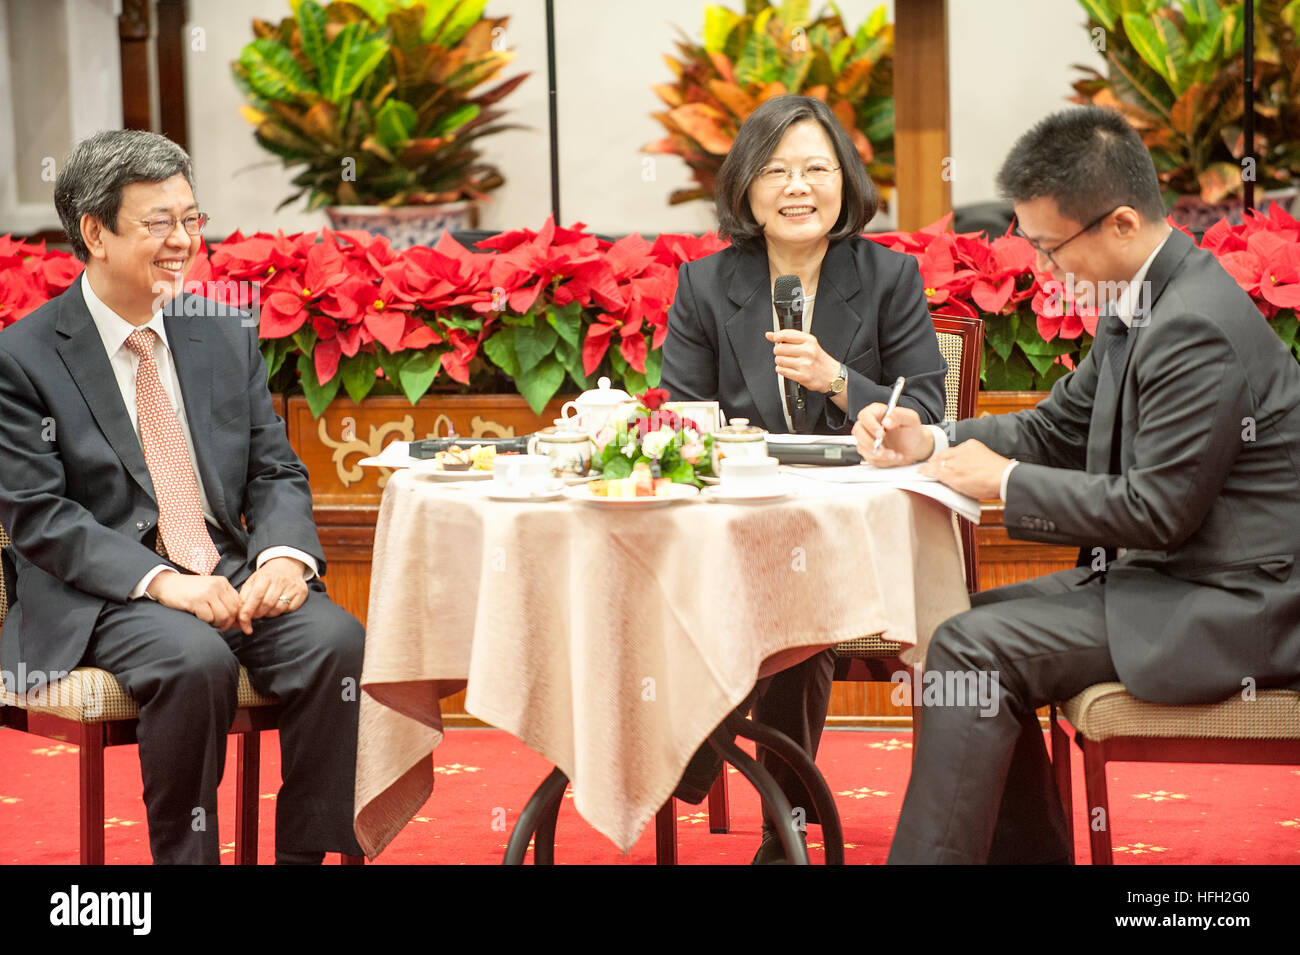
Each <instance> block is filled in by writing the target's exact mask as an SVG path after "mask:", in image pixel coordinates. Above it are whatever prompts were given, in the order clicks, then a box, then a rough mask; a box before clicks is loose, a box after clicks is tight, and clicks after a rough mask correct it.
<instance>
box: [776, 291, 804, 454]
mask: <svg viewBox="0 0 1300 955" xmlns="http://www.w3.org/2000/svg"><path fill="white" fill-rule="evenodd" d="M772 304H773V305H774V306H775V307H776V317H777V322H778V323H779V324H780V326H781V328H782V330H785V329H789V328H793V329H794V330H795V331H798V332H801V331H803V284H802V283H801V282H800V281H799V276H797V275H778V276H777V278H776V283H775V284H774V285H773V286H772ZM784 385H785V404H786V407H787V408H788V409H789V410H790V426H791V427H792V428H793V429H794V432H795V434H802V433H803V431H804V429H805V426H806V420H807V411H808V406H807V401H806V398H805V395H806V392H805V389H804V387H803V385H801V384H799V383H798V382H795V381H791V380H790V379H789V378H786V379H784Z"/></svg>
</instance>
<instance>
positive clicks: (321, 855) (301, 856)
mask: <svg viewBox="0 0 1300 955" xmlns="http://www.w3.org/2000/svg"><path fill="white" fill-rule="evenodd" d="M324 862H325V850H324V849H322V850H320V851H319V852H290V851H284V852H281V851H280V850H278V849H277V850H276V852H275V864H276V865H321V864H323V863H324Z"/></svg>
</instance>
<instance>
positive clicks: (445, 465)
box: [413, 444, 497, 481]
mask: <svg viewBox="0 0 1300 955" xmlns="http://www.w3.org/2000/svg"><path fill="white" fill-rule="evenodd" d="M496 459H497V449H496V448H495V447H494V446H492V445H490V444H474V445H470V446H469V447H464V448H462V447H461V446H460V445H457V444H453V445H452V446H451V447H450V448H448V449H447V450H446V451H439V452H438V453H437V454H435V455H434V456H433V457H432V458H428V459H426V460H425V461H423V462H421V463H420V465H419V466H415V467H413V470H415V472H416V473H418V474H420V475H421V476H424V477H428V478H430V479H431V480H434V481H482V480H485V479H487V478H490V477H492V466H493V464H494V463H495V462H496Z"/></svg>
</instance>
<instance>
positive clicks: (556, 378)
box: [515, 355, 564, 414]
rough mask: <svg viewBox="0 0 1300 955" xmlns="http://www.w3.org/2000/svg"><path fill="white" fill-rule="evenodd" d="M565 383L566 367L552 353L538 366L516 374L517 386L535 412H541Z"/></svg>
mask: <svg viewBox="0 0 1300 955" xmlns="http://www.w3.org/2000/svg"><path fill="white" fill-rule="evenodd" d="M563 383H564V368H563V366H561V365H560V363H559V362H558V361H556V360H555V358H554V357H553V356H551V355H547V356H546V357H545V358H543V359H542V360H541V361H540V362H538V363H537V365H536V366H534V367H533V368H531V369H529V370H528V371H523V372H520V373H519V374H518V375H516V376H515V387H516V388H518V389H519V394H521V395H523V398H524V400H525V401H527V402H528V407H530V408H532V409H533V413H534V414H541V413H542V410H543V409H544V408H545V407H546V402H548V401H550V400H551V399H552V398H553V397H555V393H556V392H557V391H559V390H560V385H562V384H563Z"/></svg>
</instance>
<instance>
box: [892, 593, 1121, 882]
mask: <svg viewBox="0 0 1300 955" xmlns="http://www.w3.org/2000/svg"><path fill="white" fill-rule="evenodd" d="M1105 592H1106V591H1105V577H1104V575H1096V574H1092V573H1090V572H1089V570H1088V569H1087V568H1075V569H1072V570H1065V571H1061V572H1060V573H1056V574H1049V575H1048V576H1046V577H1040V578H1037V579H1035V580H1030V581H1025V582H1023V583H1018V584H1010V585H1008V586H1005V587H998V588H995V589H993V590H989V591H986V592H984V593H980V594H976V595H974V596H973V597H972V598H971V604H972V608H971V609H970V610H969V611H967V612H965V613H961V614H958V615H956V616H955V617H952V618H950V619H949V620H947V621H945V622H944V623H943V624H942V625H940V627H939V628H938V629H937V630H936V631H935V633H934V637H933V639H932V640H931V642H930V646H929V649H928V650H927V651H926V659H925V676H923V678H922V679H923V680H926V679H933V680H934V681H935V682H934V685H936V686H937V685H938V678H940V677H941V678H942V679H943V680H944V685H945V686H948V687H957V686H959V685H964V686H966V687H969V686H971V684H972V682H973V680H974V679H975V678H978V679H980V680H982V681H983V683H982V686H983V687H985V688H988V689H989V690H990V691H991V692H990V693H989V695H988V699H991V700H992V705H991V706H989V705H985V704H984V703H983V702H974V703H972V700H971V697H972V694H970V693H969V692H966V693H965V694H964V699H963V698H962V697H963V694H962V693H960V692H955V693H948V694H947V695H946V696H943V697H942V698H941V699H940V701H939V702H940V703H941V705H937V706H929V705H927V706H925V708H924V711H923V713H922V717H921V726H920V731H919V738H918V739H917V741H916V747H917V748H916V753H915V759H914V761H913V764H912V777H911V780H910V782H909V783H908V787H907V795H906V796H905V797H904V800H903V810H902V813H901V814H900V816H899V819H898V828H897V830H895V833H894V841H893V845H892V846H891V848H890V851H889V862H890V863H903V864H926V863H956V864H982V863H993V864H1033V863H1046V862H1059V861H1062V860H1063V858H1064V857H1065V856H1066V855H1067V854H1068V852H1069V849H1070V844H1069V839H1070V830H1069V827H1068V826H1067V824H1066V820H1065V816H1064V813H1063V812H1062V809H1061V802H1060V797H1059V795H1058V793H1057V791H1056V783H1055V780H1054V777H1053V775H1052V771H1051V763H1050V762H1049V760H1048V758H1047V750H1046V747H1045V745H1044V743H1043V733H1042V730H1041V729H1040V728H1039V725H1038V717H1037V716H1036V715H1035V712H1034V711H1035V710H1036V709H1037V707H1039V706H1042V705H1044V704H1046V703H1050V702H1053V701H1059V700H1064V699H1068V698H1070V697H1071V696H1074V695H1075V694H1076V693H1078V692H1079V691H1081V690H1083V689H1085V688H1086V687H1089V686H1091V685H1093V684H1094V683H1103V682H1106V681H1108V680H1117V679H1118V676H1117V675H1116V673H1115V667H1114V664H1113V663H1112V662H1111V658H1110V650H1109V648H1108V646H1107V642H1106V620H1105ZM932 674H933V675H934V676H931V675H932ZM981 675H982V676H981ZM993 675H996V677H997V680H996V683H994V681H993V680H992V676H993ZM923 688H924V683H922V685H921V687H914V692H919V691H921V690H922V689H923ZM941 696H942V695H941ZM1067 758H1068V756H1067Z"/></svg>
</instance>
